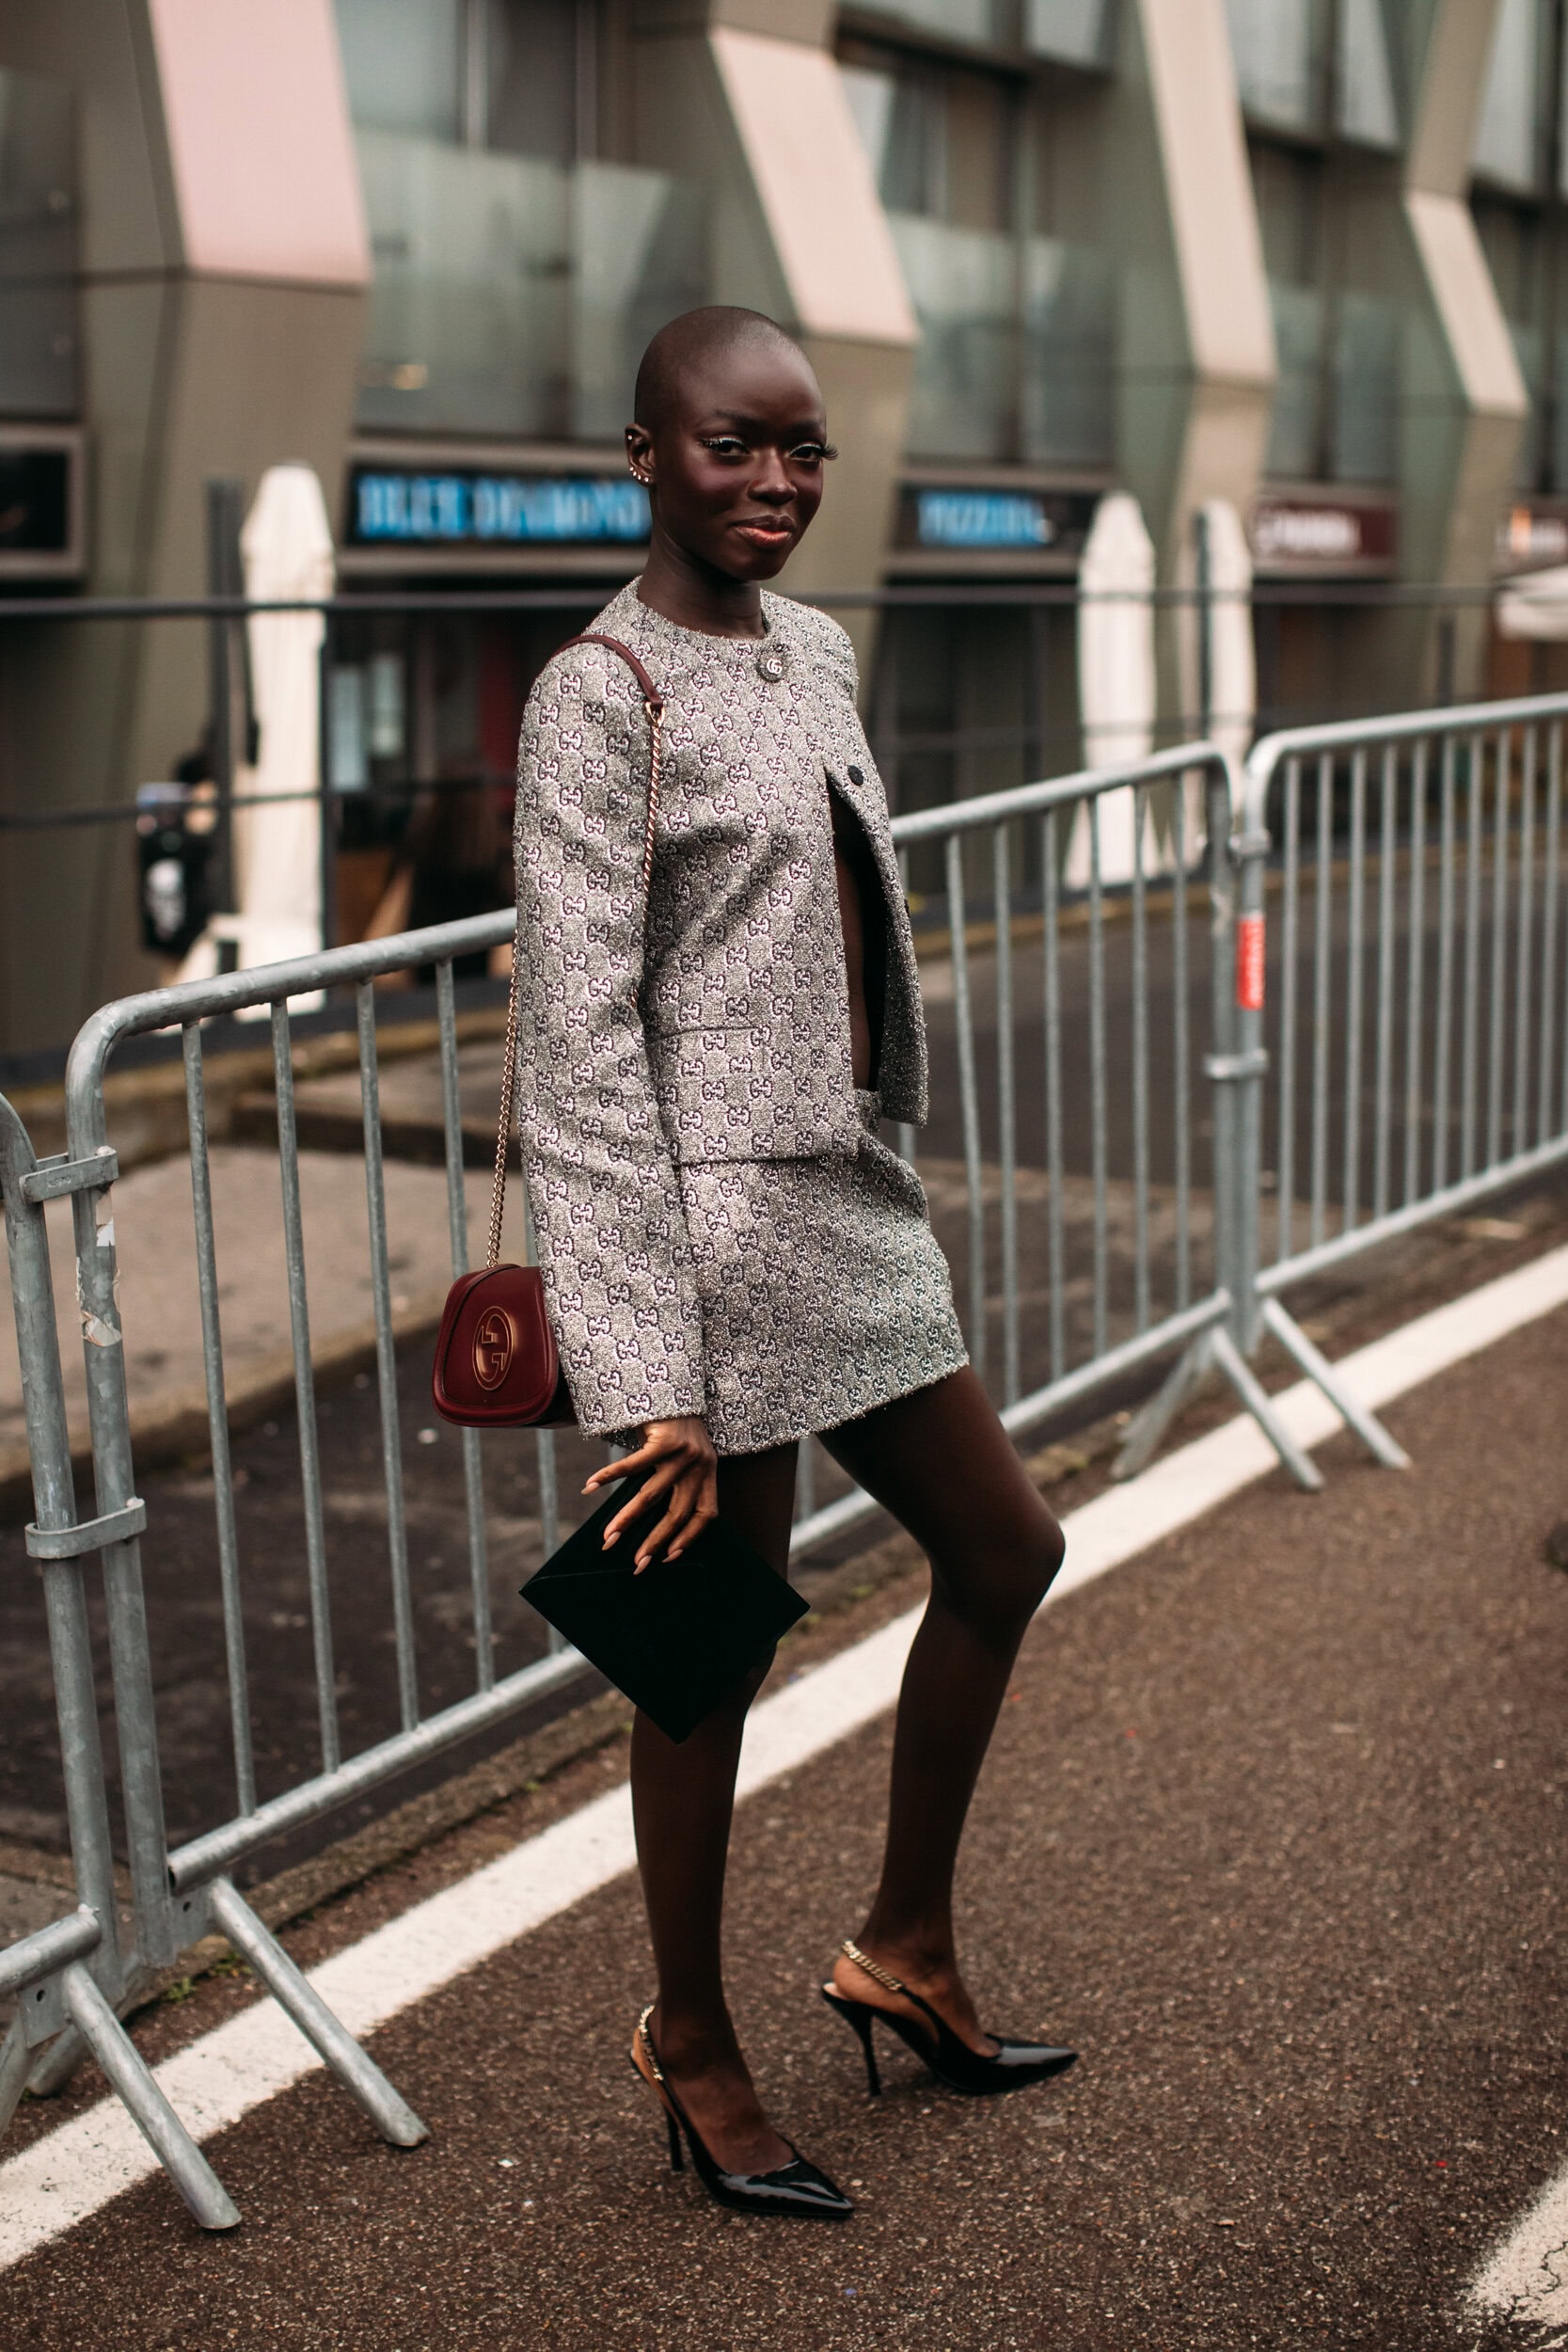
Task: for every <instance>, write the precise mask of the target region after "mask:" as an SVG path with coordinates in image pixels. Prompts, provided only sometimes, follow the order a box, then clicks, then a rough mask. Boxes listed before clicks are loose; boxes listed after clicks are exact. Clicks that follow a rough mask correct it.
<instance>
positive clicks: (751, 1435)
mask: <svg viewBox="0 0 1568 2352" xmlns="http://www.w3.org/2000/svg"><path fill="white" fill-rule="evenodd" d="M855 1099H856V1104H857V1107H858V1109H859V1111H860V1114H861V1120H862V1124H863V1129H864V1133H863V1136H862V1137H861V1139H860V1144H859V1148H858V1149H857V1150H856V1152H854V1154H853V1156H852V1157H847V1158H844V1159H836V1158H835V1159H816V1160H722V1161H706V1162H703V1163H700V1164H697V1165H695V1166H690V1167H685V1168H681V1170H680V1184H681V1193H682V1197H683V1200H684V1201H685V1206H686V1221H687V1229H688V1232H689V1235H690V1240H691V1253H692V1260H693V1263H694V1267H695V1272H696V1280H697V1293H698V1297H699V1299H700V1301H701V1307H702V1318H703V1346H704V1354H705V1374H706V1396H707V1402H706V1419H707V1425H708V1430H709V1433H710V1435H711V1436H712V1438H713V1442H714V1446H715V1448H716V1450H717V1451H718V1452H719V1453H720V1454H755V1453H759V1452H760V1451H761V1450H762V1448H763V1447H765V1446H773V1445H783V1444H785V1443H787V1442H788V1441H789V1440H790V1439H791V1438H803V1437H807V1436H810V1435H811V1434H812V1433H813V1432H815V1431H817V1430H823V1429H835V1428H837V1426H838V1425H839V1423H840V1422H846V1421H856V1420H858V1419H859V1418H860V1416H861V1415H862V1414H863V1413H869V1412H871V1411H872V1410H873V1409H874V1408H875V1407H876V1406H879V1405H886V1404H889V1403H891V1402H892V1400H893V1399H894V1398H895V1397H897V1396H908V1395H910V1394H911V1393H912V1391H914V1390H916V1389H925V1388H928V1387H929V1386H930V1385H931V1383H932V1382H933V1381H935V1380H942V1379H945V1378H946V1376H947V1375H948V1374H949V1373H953V1372H958V1371H959V1370H960V1369H961V1368H962V1367H963V1365H965V1364H966V1363H967V1362H968V1361H969V1356H968V1353H967V1351H966V1349H965V1347H964V1341H963V1333H962V1331H961V1330H960V1329H959V1327H958V1316H957V1314H956V1313H955V1312H954V1308H953V1284H952V1280H951V1278H950V1276H949V1274H948V1271H947V1261H946V1259H945V1258H944V1257H943V1256H942V1250H941V1248H939V1247H938V1244H937V1238H936V1235H935V1234H934V1233H933V1232H932V1231H931V1222H930V1217H929V1216H928V1214H927V1206H926V1189H925V1186H924V1185H923V1184H921V1182H920V1179H919V1177H918V1176H917V1175H916V1174H915V1172H914V1170H913V1168H911V1167H910V1166H909V1165H908V1164H907V1162H905V1161H903V1160H901V1159H900V1158H899V1157H898V1155H897V1153H896V1152H891V1151H889V1149H888V1147H887V1145H886V1144H885V1143H883V1142H882V1141H881V1139H880V1137H879V1135H878V1133H877V1127H878V1123H879V1119H880V1117H881V1105H880V1103H879V1100H878V1097H877V1096H876V1095H875V1094H857V1096H856V1098H855Z"/></svg>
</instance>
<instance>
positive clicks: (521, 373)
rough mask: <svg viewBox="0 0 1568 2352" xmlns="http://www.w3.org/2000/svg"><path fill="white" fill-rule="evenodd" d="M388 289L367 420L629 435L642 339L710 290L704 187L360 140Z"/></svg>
mask: <svg viewBox="0 0 1568 2352" xmlns="http://www.w3.org/2000/svg"><path fill="white" fill-rule="evenodd" d="M357 145H358V150H359V166H360V173H361V177H362V180H363V184H364V190H365V206H366V211H367V213H368V215H369V216H370V224H371V242H372V252H373V255H374V261H375V283H374V287H373V289H372V297H371V315H370V325H369V327H368V329H367V334H366V342H365V357H364V359H363V362H362V364H361V369H360V384H361V390H360V397H359V411H358V414H359V421H360V422H361V423H362V424H367V425H372V426H381V427H391V428H399V427H404V428H419V429H421V430H433V431H438V432H466V433H508V434H510V433H539V434H548V435H556V434H572V435H575V436H580V437H600V436H604V435H609V436H611V437H613V436H615V435H618V434H619V432H620V430H621V428H622V426H623V425H624V424H625V423H626V421H627V419H628V417H629V414H630V398H631V386H632V379H633V375H634V373H635V371H636V366H637V361H638V359H639V358H640V357H641V351H642V347H643V345H644V344H645V343H646V342H647V340H648V338H649V336H650V335H651V334H652V333H653V332H654V330H655V328H656V327H658V326H662V325H663V323H664V321H665V320H666V319H668V318H671V317H673V315H674V314H675V312H676V311H678V310H689V309H691V308H692V307H693V306H694V305H695V304H697V303H699V302H702V301H703V300H704V299H705V296H706V292H707V286H708V265H707V205H706V201H705V196H704V194H703V191H702V190H701V189H700V188H698V187H696V186H695V185H693V184H692V183H688V182H683V181H676V180H673V179H672V178H671V177H669V176H668V175H667V174H665V173H662V172H654V171H640V170H634V169H631V168H629V167H624V166H621V165H615V164H581V165H578V167H576V168H575V169H568V168H564V167H562V166H561V165H559V164H552V163H547V162H545V161H543V160H542V159H540V158H538V157H535V156H524V155H495V154H487V153H485V152H483V151H476V150H472V149H466V148H455V147H448V146H444V145H442V144H441V143H440V142H438V141H436V140H433V139H419V138H402V137H399V136H397V135H395V134H393V133H390V132H383V131H361V132H360V133H359V134H358V135H357Z"/></svg>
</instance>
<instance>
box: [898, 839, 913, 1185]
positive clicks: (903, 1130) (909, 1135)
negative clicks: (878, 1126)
mask: <svg viewBox="0 0 1568 2352" xmlns="http://www.w3.org/2000/svg"><path fill="white" fill-rule="evenodd" d="M898 879H899V881H900V882H901V883H902V884H903V888H904V895H905V897H906V898H908V896H909V889H910V853H909V851H908V850H899V852H898ZM915 1134H916V1130H915V1126H914V1123H913V1121H912V1120H908V1119H901V1120H899V1121H898V1156H899V1158H900V1159H901V1160H903V1161H905V1162H907V1163H908V1165H909V1166H910V1167H911V1168H912V1167H913V1166H914V1152H915Z"/></svg>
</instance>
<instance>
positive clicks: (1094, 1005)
mask: <svg viewBox="0 0 1568 2352" xmlns="http://www.w3.org/2000/svg"><path fill="white" fill-rule="evenodd" d="M1088 817H1089V1101H1090V1110H1089V1126H1090V1133H1091V1138H1092V1150H1093V1155H1094V1352H1095V1354H1096V1355H1097V1356H1103V1355H1104V1353H1105V1349H1106V1346H1107V1345H1108V1343H1109V1317H1108V1311H1107V1309H1108V1300H1107V1296H1106V1292H1107V1285H1108V1277H1109V1271H1110V1211H1109V1201H1108V1197H1107V1192H1106V1181H1105V1179H1106V1156H1107V1153H1106V1116H1105V1096H1106V1076H1107V1073H1106V1068H1105V905H1104V891H1103V888H1102V885H1101V876H1100V795H1099V793H1098V792H1097V793H1095V794H1093V795H1092V797H1091V798H1090V800H1089V803H1088Z"/></svg>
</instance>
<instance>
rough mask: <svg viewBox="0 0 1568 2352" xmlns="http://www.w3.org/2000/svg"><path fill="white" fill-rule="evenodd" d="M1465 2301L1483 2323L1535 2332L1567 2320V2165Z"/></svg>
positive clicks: (1484, 2272) (1541, 2196) (1492, 2260)
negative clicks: (1502, 2322)
mask: <svg viewBox="0 0 1568 2352" xmlns="http://www.w3.org/2000/svg"><path fill="white" fill-rule="evenodd" d="M1467 2300H1468V2301H1469V2303H1470V2304H1471V2306H1472V2308H1473V2309H1474V2310H1475V2312H1477V2314H1478V2315H1479V2316H1481V2317H1484V2318H1487V2319H1515V2320H1517V2321H1518V2322H1519V2323H1520V2325H1521V2326H1534V2327H1538V2328H1544V2327H1546V2326H1548V2325H1549V2324H1550V2323H1551V2322H1553V2321H1554V2320H1568V2166H1565V2167H1564V2168H1563V2169H1562V2170H1561V2171H1560V2173H1559V2174H1558V2176H1557V2178H1556V2180H1555V2181H1552V2182H1550V2183H1549V2184H1548V2185H1547V2186H1546V2187H1545V2188H1544V2189H1543V2191H1542V2192H1541V2195H1540V2196H1539V2197H1538V2198H1537V2199H1536V2201H1535V2203H1534V2204H1533V2205H1532V2206H1531V2207H1530V2209H1529V2211H1528V2213H1527V2214H1526V2216H1525V2217H1524V2219H1523V2220H1522V2221H1521V2222H1520V2223H1519V2225H1518V2227H1517V2229H1515V2230H1514V2232H1513V2235H1512V2236H1511V2237H1509V2238H1508V2239H1507V2240H1506V2241H1505V2242H1504V2244H1503V2245H1501V2246H1499V2247H1498V2249H1497V2252H1496V2253H1495V2254H1494V2255H1493V2256H1492V2258H1491V2260H1490V2261H1489V2262H1488V2263H1487V2265H1486V2266H1485V2268H1484V2269H1483V2270H1482V2271H1481V2275H1480V2277H1479V2278H1478V2279H1477V2280H1476V2281H1475V2283H1474V2285H1473V2286H1472V2287H1471V2289H1470V2292H1469V2296H1468V2297H1467Z"/></svg>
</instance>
